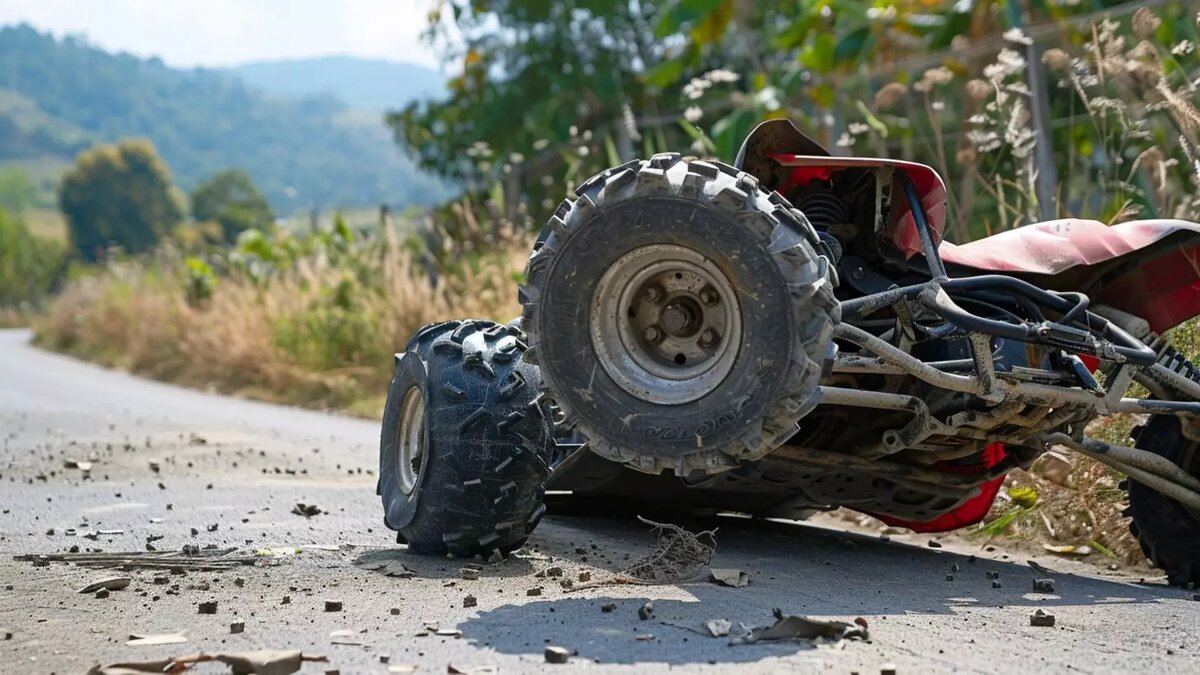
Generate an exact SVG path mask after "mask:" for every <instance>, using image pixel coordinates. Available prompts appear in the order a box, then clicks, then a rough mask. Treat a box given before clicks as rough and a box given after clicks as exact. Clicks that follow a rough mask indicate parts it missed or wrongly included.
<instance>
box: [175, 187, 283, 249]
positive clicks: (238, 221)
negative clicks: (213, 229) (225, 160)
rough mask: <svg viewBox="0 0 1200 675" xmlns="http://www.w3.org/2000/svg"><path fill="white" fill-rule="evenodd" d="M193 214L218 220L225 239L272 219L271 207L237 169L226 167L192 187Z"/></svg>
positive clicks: (264, 224) (261, 226)
mask: <svg viewBox="0 0 1200 675" xmlns="http://www.w3.org/2000/svg"><path fill="white" fill-rule="evenodd" d="M190 201H191V205H192V217H193V218H195V219H196V220H199V221H206V220H211V221H215V222H217V223H220V224H221V230H222V231H223V232H224V234H225V239H226V241H233V240H234V239H236V238H237V237H238V235H239V234H241V233H242V232H243V231H245V230H262V229H266V228H267V227H269V226H270V225H271V222H272V221H273V220H274V219H275V216H274V214H272V213H271V207H270V206H269V205H268V204H267V200H266V199H264V198H263V196H262V193H260V192H259V191H258V188H257V187H255V186H254V182H253V181H251V180H250V176H248V175H246V172H245V171H242V170H240V169H226V170H224V171H222V172H220V173H218V174H217V175H215V176H213V177H212V178H210V179H208V180H206V181H204V182H203V183H201V184H200V185H198V186H196V189H194V190H192V194H191V199H190Z"/></svg>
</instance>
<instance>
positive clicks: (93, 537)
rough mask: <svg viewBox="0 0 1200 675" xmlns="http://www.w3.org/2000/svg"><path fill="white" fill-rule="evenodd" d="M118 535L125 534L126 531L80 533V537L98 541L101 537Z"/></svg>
mask: <svg viewBox="0 0 1200 675" xmlns="http://www.w3.org/2000/svg"><path fill="white" fill-rule="evenodd" d="M118 534H125V530H92V531H91V532H80V533H79V536H81V537H83V538H84V539H91V540H92V541H96V540H97V539H99V538H100V537H113V536H116V535H118Z"/></svg>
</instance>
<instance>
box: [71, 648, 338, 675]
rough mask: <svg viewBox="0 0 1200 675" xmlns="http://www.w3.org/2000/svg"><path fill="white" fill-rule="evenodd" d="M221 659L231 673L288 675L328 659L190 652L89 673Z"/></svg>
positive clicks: (176, 668) (116, 674) (111, 674)
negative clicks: (304, 664)
mask: <svg viewBox="0 0 1200 675" xmlns="http://www.w3.org/2000/svg"><path fill="white" fill-rule="evenodd" d="M207 661H220V662H222V663H224V664H226V665H228V666H229V667H230V670H231V671H232V672H233V673H234V675H251V674H252V673H253V674H257V675H288V674H289V673H294V672H296V671H298V670H300V666H301V664H303V663H305V662H314V661H316V662H322V663H325V662H327V661H328V659H326V658H325V657H324V656H305V655H304V654H302V653H301V652H298V651H272V650H264V651H257V652H226V653H218V654H203V653H201V654H193V655H191V656H177V657H175V658H171V659H162V660H159V661H146V662H138V663H114V664H112V665H108V666H94V667H92V669H91V670H89V671H88V675H128V674H130V673H179V672H182V671H184V670H187V669H188V668H189V667H191V666H192V665H194V664H197V663H205V662H207Z"/></svg>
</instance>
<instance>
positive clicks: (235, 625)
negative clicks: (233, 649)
mask: <svg viewBox="0 0 1200 675" xmlns="http://www.w3.org/2000/svg"><path fill="white" fill-rule="evenodd" d="M229 632H230V633H232V634H234V635H237V634H238V633H244V632H246V622H245V621H242V620H241V619H238V620H237V621H231V622H230V623H229Z"/></svg>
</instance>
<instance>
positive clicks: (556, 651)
mask: <svg viewBox="0 0 1200 675" xmlns="http://www.w3.org/2000/svg"><path fill="white" fill-rule="evenodd" d="M542 653H543V654H544V655H545V657H546V663H566V662H567V661H570V660H571V651H570V650H568V649H566V648H564V647H555V646H554V645H546V649H545V650H543V652H542Z"/></svg>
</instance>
